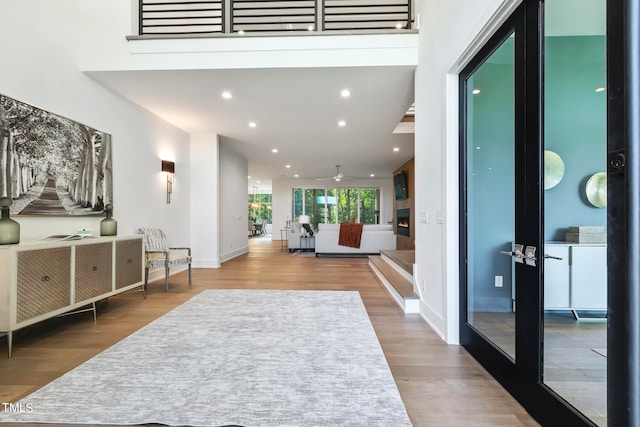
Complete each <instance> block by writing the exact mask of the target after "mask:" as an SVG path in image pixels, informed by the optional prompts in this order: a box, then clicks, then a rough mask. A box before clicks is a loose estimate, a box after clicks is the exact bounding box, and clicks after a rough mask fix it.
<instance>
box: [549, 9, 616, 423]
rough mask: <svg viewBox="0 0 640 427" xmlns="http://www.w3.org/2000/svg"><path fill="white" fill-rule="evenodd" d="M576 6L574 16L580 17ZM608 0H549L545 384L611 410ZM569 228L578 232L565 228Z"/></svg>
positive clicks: (602, 417)
mask: <svg viewBox="0 0 640 427" xmlns="http://www.w3.org/2000/svg"><path fill="white" fill-rule="evenodd" d="M576 12H579V13H576ZM605 23H606V1H605V0H593V1H589V2H579V4H578V3H575V6H574V8H567V0H547V1H545V42H544V52H545V53H544V86H545V87H544V117H545V119H544V149H545V156H544V159H545V161H544V170H545V175H544V177H545V178H544V188H545V190H544V207H545V210H544V224H545V245H544V253H545V254H546V255H548V256H549V257H545V260H544V264H543V273H544V285H543V286H544V346H543V348H544V353H543V358H544V360H543V380H544V383H545V384H546V385H547V386H549V387H550V388H551V389H553V390H554V391H555V392H557V393H558V394H559V395H560V396H562V397H563V398H564V399H565V400H566V401H567V402H569V403H570V404H571V405H573V406H574V407H575V408H576V409H578V410H579V411H581V412H582V413H584V414H585V415H586V416H588V417H589V418H591V419H592V420H593V421H594V422H596V423H597V424H598V425H603V426H604V425H606V424H607V421H606V414H607V405H606V401H607V399H606V397H607V358H606V354H607V353H606V347H607V323H606V307H607V298H606V297H607V266H606V260H607V253H606V252H607V248H606V234H605V233H606V229H605V228H606V223H607V208H606V170H607V165H606V149H607V103H606V102H607V98H606V96H607V94H606V87H605V82H606V69H605V65H606V49H605V46H606V36H605ZM571 227H574V228H571Z"/></svg>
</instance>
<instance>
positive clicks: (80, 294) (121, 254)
mask: <svg viewBox="0 0 640 427" xmlns="http://www.w3.org/2000/svg"><path fill="white" fill-rule="evenodd" d="M143 255H144V252H143V245H142V236H123V237H95V238H85V239H81V240H67V241H47V240H40V241H32V242H24V243H20V244H17V245H7V246H0V332H3V333H6V335H7V345H8V349H9V357H11V346H12V338H13V331H15V330H18V329H21V328H24V327H25V326H29V325H32V324H34V323H37V322H40V321H42V320H46V319H49V318H51V317H55V316H58V315H61V314H65V313H68V312H71V311H74V310H79V309H81V308H83V307H87V306H91V308H89V309H87V310H92V311H93V313H94V319H95V315H96V312H95V303H96V301H99V300H102V299H105V298H107V297H110V296H113V295H116V294H119V293H121V292H125V291H128V290H131V289H134V288H136V287H141V290H142V292H144V287H143V286H144V281H143V278H144V264H143V262H142V260H143Z"/></svg>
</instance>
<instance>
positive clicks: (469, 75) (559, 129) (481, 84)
mask: <svg viewBox="0 0 640 427" xmlns="http://www.w3.org/2000/svg"><path fill="white" fill-rule="evenodd" d="M592 3H593V4H595V3H597V2H592ZM593 4H592V5H593ZM605 5H606V1H605V0H602V1H601V2H600V3H599V4H598V5H596V6H594V10H592V11H588V10H587V11H585V9H586V8H583V9H582V10H581V14H573V15H570V14H565V12H566V11H565V10H564V9H563V7H564V6H566V2H565V4H564V5H563V4H562V0H546V1H544V0H530V1H527V0H525V1H524V2H523V3H522V4H521V5H520V7H519V8H518V9H517V10H516V11H515V12H514V13H513V14H512V16H511V17H510V18H509V19H508V20H507V22H505V23H504V24H503V25H502V27H501V28H500V29H499V30H498V31H496V33H495V34H494V35H493V37H492V38H491V39H490V40H489V41H488V42H487V43H486V45H485V46H484V47H483V48H482V49H481V50H480V51H479V52H478V54H477V55H476V56H475V57H474V58H473V60H472V61H471V62H470V63H469V64H468V65H467V66H466V67H465V68H464V70H463V71H462V72H461V74H460V87H459V92H460V118H461V120H460V182H461V183H462V187H461V193H460V213H461V216H460V225H461V228H460V260H461V263H460V277H461V287H460V341H461V344H462V345H463V346H464V347H465V348H466V349H467V350H468V351H469V352H470V353H471V354H472V355H473V356H474V357H475V358H476V359H477V360H478V361H479V362H480V363H481V364H482V365H483V366H484V367H485V368H486V369H487V370H488V371H489V372H490V373H491V374H492V375H493V376H494V377H495V378H496V379H497V380H498V381H499V382H500V383H501V384H502V385H503V386H504V387H505V388H506V389H507V390H509V392H510V393H511V394H513V395H514V396H515V397H516V399H518V401H520V402H521V403H522V404H523V406H525V408H526V409H527V410H528V411H529V412H530V413H531V414H532V415H533V416H534V417H535V418H536V419H537V420H538V421H539V422H541V423H542V424H543V425H562V426H584V425H589V426H592V425H606V422H607V397H606V393H607V362H608V361H607V356H606V349H607V318H608V316H607V314H608V311H607V307H608V305H607V264H606V253H607V250H609V251H610V250H611V247H609V248H608V247H607V240H606V235H605V234H603V233H606V231H605V229H606V226H607V225H608V223H607V205H606V176H607V132H608V129H607V99H608V98H607V95H609V94H608V93H607V89H608V88H607V76H606V60H605V59H606V51H605V47H606V32H605V27H606V26H605V25H604V20H605V17H606V13H605ZM600 6H601V7H602V10H600V9H599V7H600ZM545 9H546V10H545ZM574 12H576V11H574ZM565 15H566V16H565ZM587 15H589V16H587ZM569 16H570V17H571V20H567V19H566V18H568V17H569ZM581 17H583V18H584V20H585V22H584V23H583V25H582V26H580V25H576V22H577V21H579V20H580V19H581ZM563 19H565V20H564V21H563ZM600 22H602V24H600ZM578 23H579V24H580V22H578ZM609 96H610V95H609ZM572 137H573V138H574V139H577V141H572V140H571V138H572ZM603 177H604V178H603ZM603 179H604V186H605V187H604V196H603V195H602V192H601V190H602V180H603ZM594 188H595V190H594ZM594 192H595V193H594ZM594 194H595V195H594ZM570 221H575V223H571V222H570ZM580 225H589V227H583V228H582V229H588V230H589V231H590V232H593V234H590V235H589V236H587V237H589V238H590V239H593V240H592V241H591V242H589V243H584V242H582V241H580V240H578V241H577V242H572V240H571V239H570V238H569V235H568V234H566V240H565V231H567V232H568V231H570V230H569V227H570V226H580ZM609 228H611V227H609ZM571 231H573V229H572V230H571ZM603 236H604V237H603ZM582 238H585V239H586V237H585V236H582V235H581V236H579V239H582ZM598 239H604V240H598ZM580 257H582V258H580ZM579 259H584V260H586V261H582V265H583V266H586V267H578V266H579V265H581V264H580V263H579V262H578V260H579ZM581 268H582V270H581ZM585 268H587V269H588V270H585ZM580 274H582V275H583V276H584V277H586V278H587V280H586V282H588V283H586V284H585V283H584V282H585V281H584V280H582V281H578V280H577V278H578V277H580ZM572 278H573V282H572ZM545 282H546V283H545ZM545 294H546V295H545ZM587 316H588V319H586V318H585V317H587ZM565 333H566V335H563V334H565ZM565 336H566V337H567V338H566V339H564V338H563V337H565ZM572 342H574V343H577V344H575V348H574V347H571V345H573V344H571V343H572ZM578 347H582V348H578ZM575 349H577V350H575ZM598 351H599V352H598ZM571 357H575V360H572V359H571ZM581 364H582V365H581ZM574 374H575V375H576V376H577V377H576V378H569V380H568V379H567V378H568V377H570V376H571V375H574ZM580 375H582V376H580ZM576 383H577V384H578V385H577V386H576V385H575V384H576ZM587 383H588V386H586V384H587ZM580 387H583V389H580ZM589 387H591V388H589ZM584 390H588V392H584ZM581 393H582V394H585V395H588V396H586V397H585V396H583V395H581ZM588 399H591V401H589V400H588ZM594 408H595V409H594Z"/></svg>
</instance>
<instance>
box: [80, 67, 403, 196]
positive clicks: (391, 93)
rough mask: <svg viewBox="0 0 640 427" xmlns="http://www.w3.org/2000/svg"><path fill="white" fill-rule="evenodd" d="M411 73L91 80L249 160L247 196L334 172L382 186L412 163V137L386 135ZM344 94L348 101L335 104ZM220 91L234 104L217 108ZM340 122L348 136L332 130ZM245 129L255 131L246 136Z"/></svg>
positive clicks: (102, 76)
mask: <svg viewBox="0 0 640 427" xmlns="http://www.w3.org/2000/svg"><path fill="white" fill-rule="evenodd" d="M414 70H415V67H412V66H385V67H343V68H295V69H292V68H287V69H273V68H270V69H241V70H238V69H235V70H228V69H227V70H187V71H105V72H91V73H89V74H90V75H91V76H92V77H93V78H95V79H96V80H98V81H99V82H101V83H102V84H104V85H105V86H107V87H109V88H111V89H112V90H114V91H115V92H118V93H120V94H121V95H123V96H124V97H126V98H128V99H130V100H131V101H133V102H134V103H136V104H138V105H140V106H142V107H143V108H146V109H147V110H149V111H151V112H153V113H155V114H157V115H158V116H160V117H162V118H163V119H165V120H166V121H168V122H170V123H172V124H174V125H175V126H177V127H178V128H180V129H182V130H184V131H185V132H188V133H207V132H211V133H217V134H219V135H220V136H221V137H222V138H221V139H222V141H223V142H226V143H229V144H230V145H231V146H233V147H234V149H235V150H236V151H237V152H238V153H240V154H242V155H243V156H244V157H246V158H247V159H248V161H249V175H250V176H251V177H252V178H251V179H250V180H249V188H252V186H253V185H258V186H259V187H260V188H264V187H270V183H271V180H274V179H289V178H291V179H293V176H294V174H298V175H299V177H300V179H310V178H320V177H329V176H333V175H334V174H335V171H336V169H335V165H336V164H340V165H342V168H341V172H342V173H343V174H344V175H345V176H346V177H350V178H369V176H370V174H375V175H376V177H384V176H389V177H390V176H391V174H392V172H393V170H394V169H397V168H398V167H400V166H401V165H402V164H403V163H404V162H406V161H407V160H409V159H410V158H412V157H413V140H414V136H413V134H406V133H404V134H393V133H392V132H393V130H394V128H395V127H396V125H397V124H398V122H399V121H400V120H401V119H402V117H403V116H404V114H405V112H406V111H407V109H408V108H409V107H410V106H411V104H412V102H413V100H414ZM343 89H348V90H349V91H350V92H351V96H350V97H348V98H343V97H341V96H340V92H341V91H342V90H343ZM224 91H229V92H230V93H231V94H232V95H233V97H232V98H231V99H228V100H227V99H223V97H222V95H221V94H222V93H223V92H224ZM340 120H344V121H346V126H344V127H340V126H338V122H339V121H340ZM249 122H255V123H256V124H257V126H256V127H255V128H251V127H249ZM394 147H398V148H400V151H398V152H394V151H393V148H394ZM273 148H277V149H278V153H277V154H274V153H272V151H271V150H272V149H273ZM287 164H289V165H291V168H289V169H288V168H286V167H285V165H287ZM256 180H260V181H261V183H260V184H256Z"/></svg>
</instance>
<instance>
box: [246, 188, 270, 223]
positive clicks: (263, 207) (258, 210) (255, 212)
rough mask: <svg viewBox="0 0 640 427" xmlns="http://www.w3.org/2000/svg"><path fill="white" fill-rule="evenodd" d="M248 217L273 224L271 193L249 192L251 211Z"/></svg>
mask: <svg viewBox="0 0 640 427" xmlns="http://www.w3.org/2000/svg"><path fill="white" fill-rule="evenodd" d="M247 218H249V219H252V220H254V221H264V223H265V224H271V194H259V193H252V194H249V213H248V214H247Z"/></svg>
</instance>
